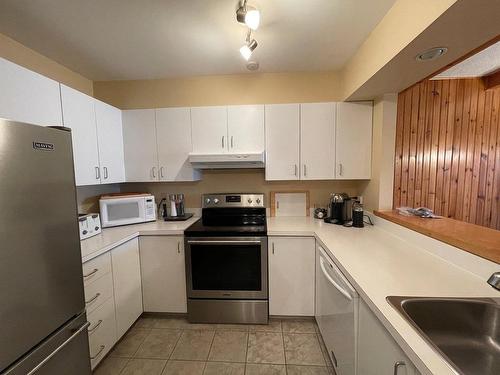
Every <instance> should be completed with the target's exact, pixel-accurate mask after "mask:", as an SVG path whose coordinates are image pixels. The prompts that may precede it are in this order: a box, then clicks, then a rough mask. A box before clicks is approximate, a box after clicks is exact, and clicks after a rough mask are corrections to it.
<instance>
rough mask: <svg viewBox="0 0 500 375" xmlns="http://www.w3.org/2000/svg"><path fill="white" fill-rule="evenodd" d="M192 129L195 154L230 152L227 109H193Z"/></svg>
mask: <svg viewBox="0 0 500 375" xmlns="http://www.w3.org/2000/svg"><path fill="white" fill-rule="evenodd" d="M191 127H192V142H193V152H194V153H197V154H220V153H225V152H228V139H227V138H228V136H227V107H225V106H224V107H194V108H191Z"/></svg>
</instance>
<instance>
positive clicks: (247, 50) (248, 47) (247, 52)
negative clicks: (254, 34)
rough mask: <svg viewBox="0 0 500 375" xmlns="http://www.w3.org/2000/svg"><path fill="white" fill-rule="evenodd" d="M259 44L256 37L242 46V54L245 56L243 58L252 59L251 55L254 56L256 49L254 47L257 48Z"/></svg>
mask: <svg viewBox="0 0 500 375" xmlns="http://www.w3.org/2000/svg"><path fill="white" fill-rule="evenodd" d="M257 45H258V44H257V41H256V40H255V39H252V40H249V41H247V43H245V45H243V47H241V48H240V53H241V56H243V58H244V59H245V60H247V61H248V59H250V56H252V52H253V51H254V49H255V48H257Z"/></svg>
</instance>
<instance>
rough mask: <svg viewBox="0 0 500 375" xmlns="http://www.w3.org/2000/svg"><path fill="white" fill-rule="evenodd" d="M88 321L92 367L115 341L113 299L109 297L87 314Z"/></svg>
mask: <svg viewBox="0 0 500 375" xmlns="http://www.w3.org/2000/svg"><path fill="white" fill-rule="evenodd" d="M87 321H88V322H89V323H90V326H89V328H88V332H89V349H90V362H91V365H92V368H94V367H95V366H96V365H97V364H98V363H99V362H100V361H101V360H102V359H103V358H104V356H105V355H106V354H107V353H108V352H109V351H110V350H111V348H112V347H113V345H114V344H115V342H116V320H115V305H114V299H113V298H109V299H108V300H107V301H106V302H104V303H103V304H102V305H101V306H99V307H98V308H97V309H95V310H94V311H93V312H92V313H90V314H88V315H87Z"/></svg>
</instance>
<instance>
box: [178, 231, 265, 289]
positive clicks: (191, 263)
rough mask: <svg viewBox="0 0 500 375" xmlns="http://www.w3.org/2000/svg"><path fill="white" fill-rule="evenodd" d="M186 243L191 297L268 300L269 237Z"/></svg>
mask: <svg viewBox="0 0 500 375" xmlns="http://www.w3.org/2000/svg"><path fill="white" fill-rule="evenodd" d="M185 241H186V244H185V245H186V246H185V249H186V279H187V294H188V298H216V299H267V296H268V291H267V237H188V238H186V240H185Z"/></svg>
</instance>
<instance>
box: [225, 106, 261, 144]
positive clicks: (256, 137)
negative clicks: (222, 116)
mask: <svg viewBox="0 0 500 375" xmlns="http://www.w3.org/2000/svg"><path fill="white" fill-rule="evenodd" d="M227 133H228V137H229V138H228V142H227V145H228V147H229V152H234V153H245V152H262V151H264V148H265V142H264V106H263V105H238V106H236V105H235V106H229V107H227Z"/></svg>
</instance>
